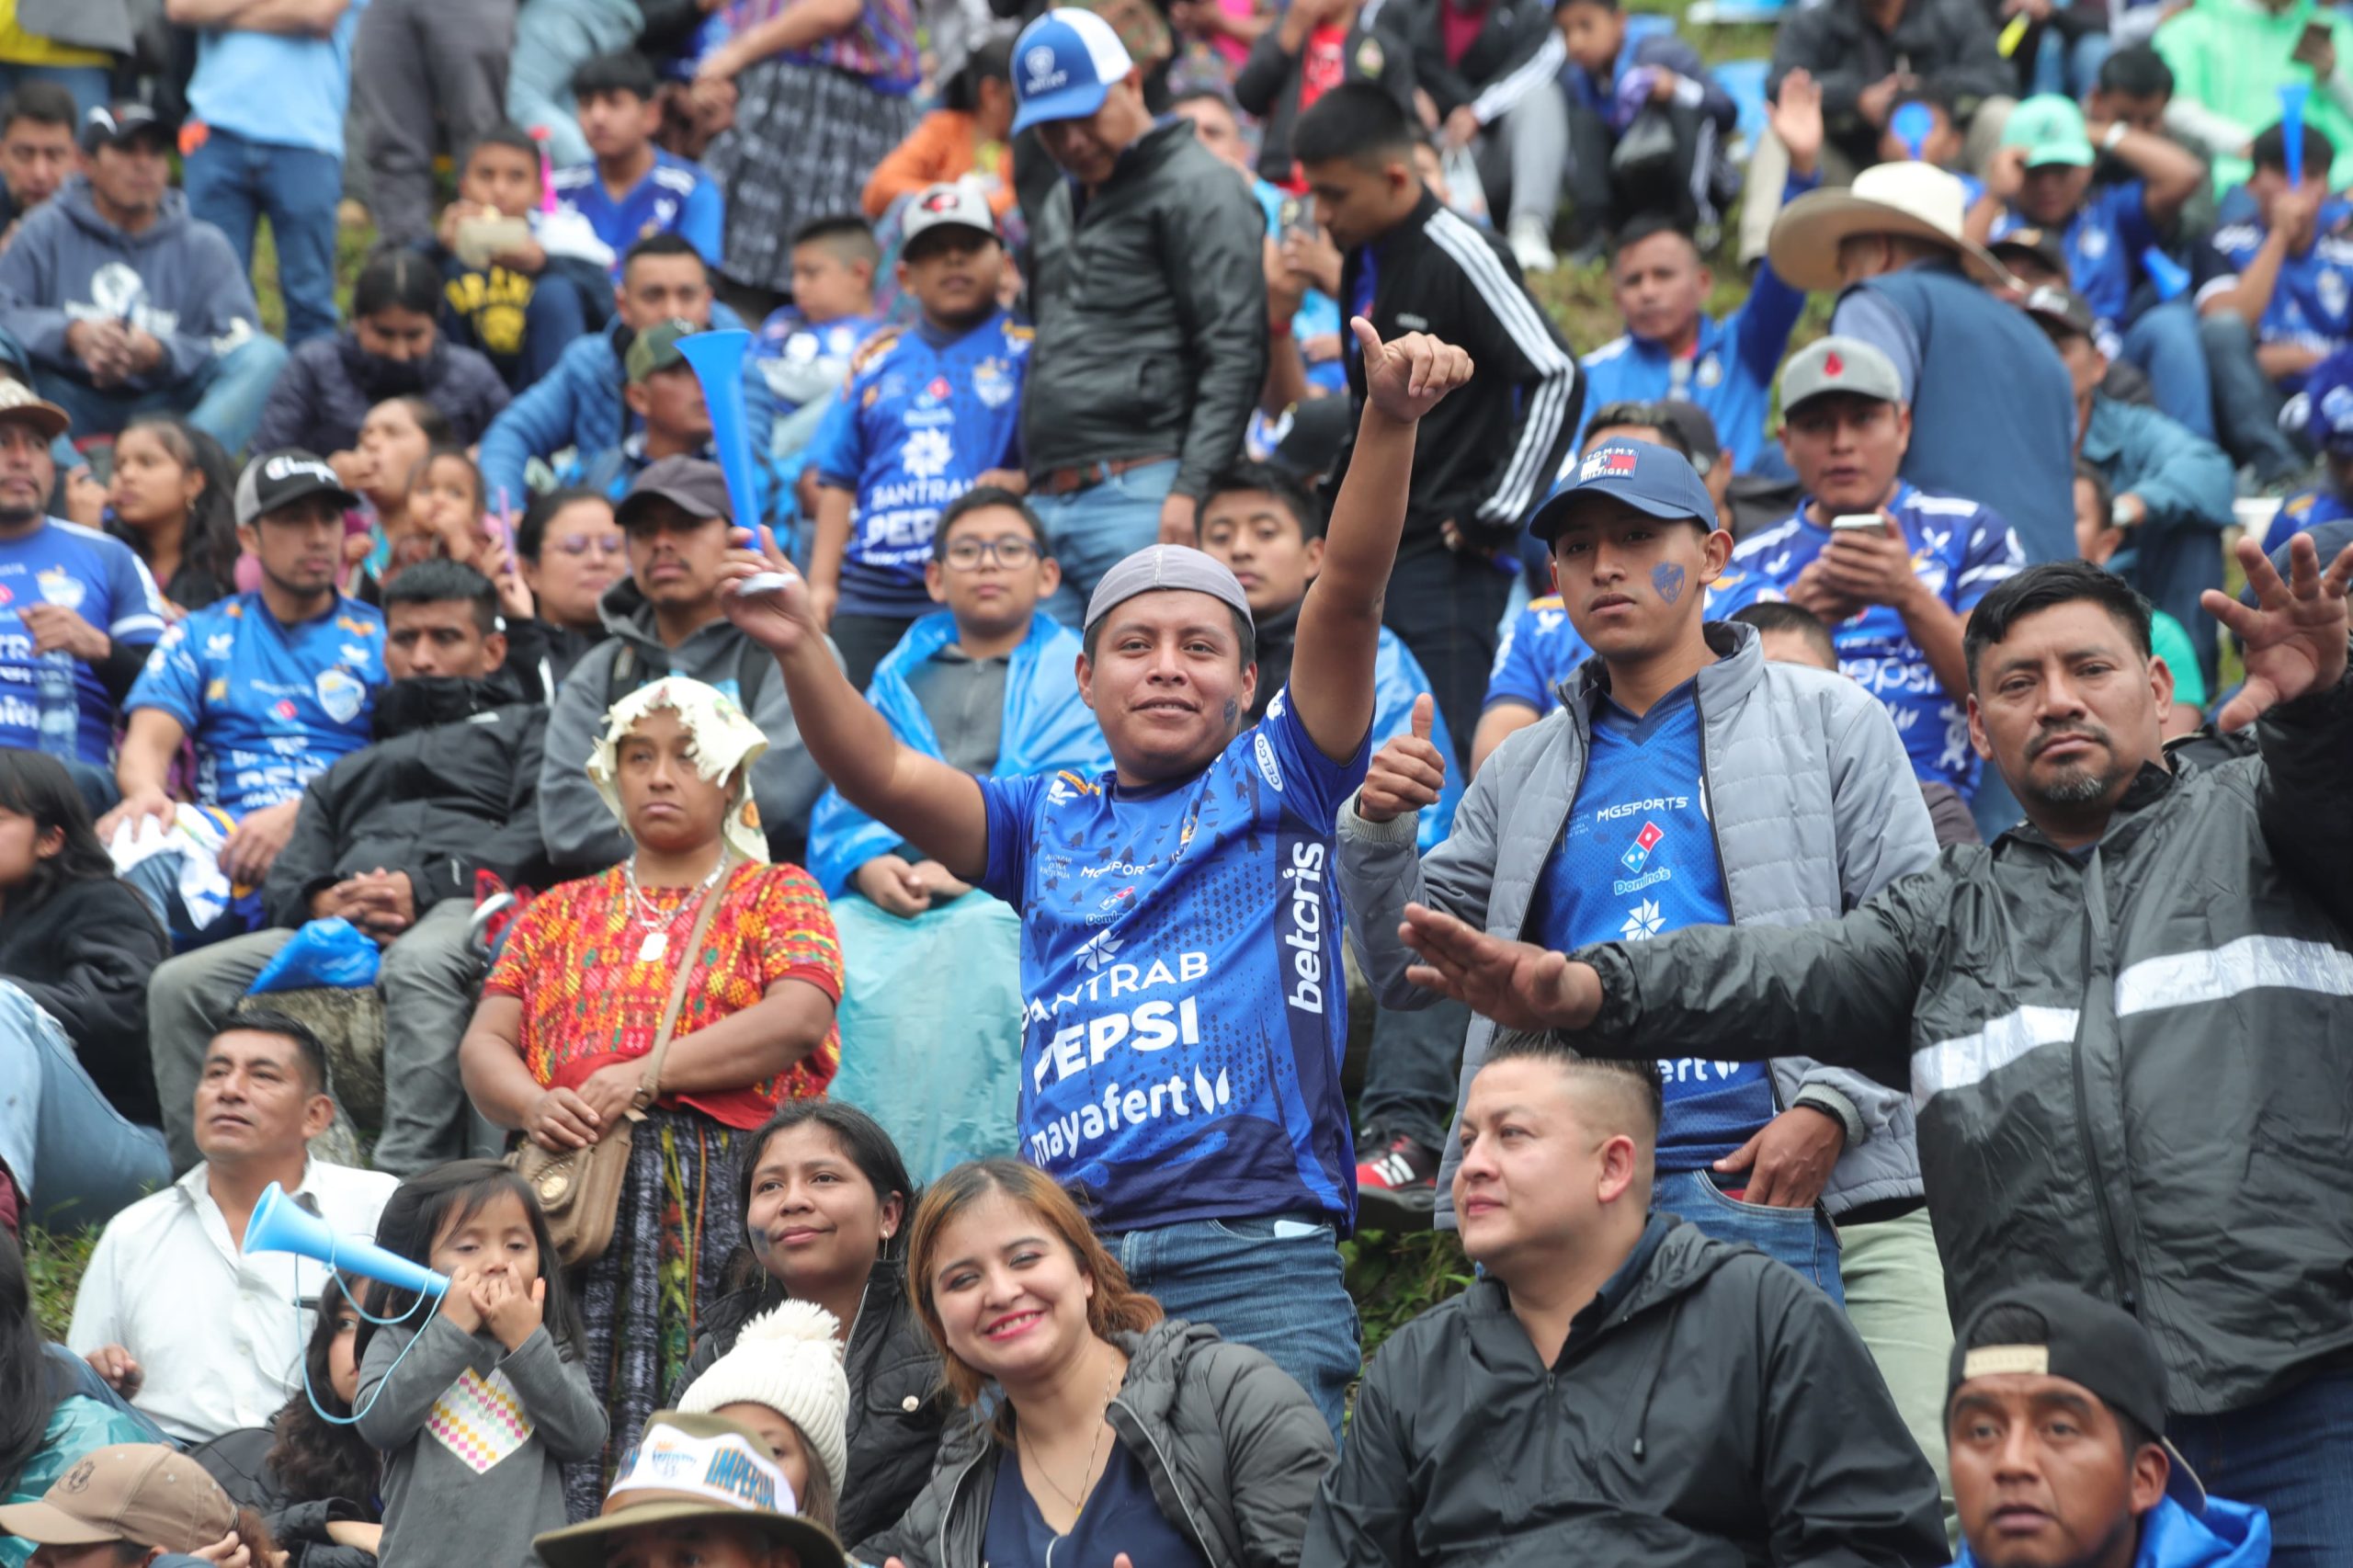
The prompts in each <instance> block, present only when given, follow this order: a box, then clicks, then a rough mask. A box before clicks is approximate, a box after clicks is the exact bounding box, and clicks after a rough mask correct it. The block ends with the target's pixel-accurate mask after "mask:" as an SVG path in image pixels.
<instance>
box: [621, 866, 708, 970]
mask: <svg viewBox="0 0 2353 1568" xmlns="http://www.w3.org/2000/svg"><path fill="white" fill-rule="evenodd" d="M725 869H727V857H726V856H724V855H722V856H721V857H720V858H719V864H718V865H716V866H713V867H712V868H711V869H710V875H709V876H707V877H705V878H704V879H703V880H702V881H701V882H699V884H697V886H696V887H695V890H694V891H695V892H697V893H699V894H703V895H708V894H709V893H710V890H711V889H712V888H713V887H714V886H716V885H717V884H718V881H719V873H720V872H722V871H723V870H725ZM621 876H622V879H623V880H624V881H627V882H628V884H629V896H630V902H631V903H632V904H633V905H635V906H636V907H635V908H633V909H632V910H631V912H630V923H631V925H640V926H644V927H645V928H646V930H645V939H644V940H643V941H642V942H640V943H638V945H637V961H638V962H640V963H653V962H654V961H655V960H658V959H660V958H661V957H662V955H663V954H665V953H666V952H668V951H669V950H670V932H671V930H672V929H673V928H674V927H675V926H676V925H677V924H678V919H679V916H681V915H685V914H686V912H687V911H688V910H689V909H692V908H693V907H694V906H695V902H696V901H695V900H694V899H692V898H683V899H680V900H679V901H678V907H677V908H676V909H674V910H672V911H671V912H670V913H669V914H667V915H665V914H663V913H662V909H661V906H660V905H659V904H656V903H654V901H653V900H652V899H650V898H648V897H646V896H645V890H644V889H643V888H642V887H639V886H638V885H637V857H636V856H635V855H631V857H630V858H629V860H628V862H627V863H626V864H625V865H623V866H622V868H621Z"/></svg>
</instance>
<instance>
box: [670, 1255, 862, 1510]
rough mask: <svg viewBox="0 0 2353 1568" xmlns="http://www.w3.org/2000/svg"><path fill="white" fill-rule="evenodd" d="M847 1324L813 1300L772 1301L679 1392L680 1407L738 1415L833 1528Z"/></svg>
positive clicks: (841, 1458)
mask: <svg viewBox="0 0 2353 1568" xmlns="http://www.w3.org/2000/svg"><path fill="white" fill-rule="evenodd" d="M844 1326H845V1325H844V1324H842V1323H841V1321H840V1320H839V1319H837V1318H835V1316H834V1314H833V1313H831V1312H827V1311H826V1310H825V1309H824V1308H823V1307H820V1306H817V1305H815V1304H813V1303H812V1302H809V1301H786V1302H784V1303H783V1304H781V1305H779V1306H775V1307H771V1308H769V1309H768V1310H767V1312H762V1313H761V1314H760V1315H759V1316H757V1317H756V1318H754V1319H753V1320H752V1321H751V1322H749V1323H747V1324H745V1325H744V1326H743V1328H742V1329H740V1330H739V1331H737V1333H736V1335H735V1344H734V1346H733V1348H732V1349H730V1350H728V1351H727V1352H726V1353H725V1354H724V1355H722V1356H720V1357H719V1358H717V1359H715V1360H713V1361H712V1362H711V1364H710V1366H709V1367H707V1368H705V1369H703V1371H702V1372H701V1374H700V1375H699V1376H698V1377H697V1378H696V1379H695V1380H694V1381H693V1382H692V1383H690V1384H688V1387H687V1392H685V1393H684V1394H682V1395H680V1396H679V1398H678V1410H679V1413H680V1414H682V1415H719V1416H723V1417H725V1418H726V1419H728V1420H730V1421H738V1422H741V1423H743V1425H744V1426H747V1427H749V1428H750V1429H751V1430H753V1431H755V1432H756V1433H758V1434H759V1435H760V1438H761V1440H762V1441H764V1442H766V1443H767V1446H768V1447H769V1449H771V1450H773V1451H774V1453H775V1454H776V1462H777V1468H778V1469H779V1470H780V1471H783V1472H784V1479H785V1482H786V1483H787V1484H789V1485H790V1487H791V1488H792V1496H793V1500H794V1502H795V1503H796V1504H797V1505H798V1506H799V1512H800V1514H801V1517H803V1518H805V1519H808V1520H810V1521H812V1522H813V1523H815V1524H820V1525H823V1526H824V1527H825V1528H827V1529H834V1528H836V1527H837V1525H838V1523H839V1521H840V1517H841V1497H842V1487H843V1485H844V1479H843V1478H844V1476H845V1475H846V1474H847V1468H848V1463H849V1451H848V1450H849V1442H848V1438H847V1436H846V1435H845V1432H844V1426H845V1424H846V1419H847V1415H848V1408H849V1400H850V1392H849V1379H848V1378H847V1377H846V1376H845V1375H844V1374H843V1372H842V1346H841V1342H840V1340H839V1339H838V1338H837V1337H836V1336H837V1335H838V1334H839V1332H840V1330H841V1329H842V1328H843V1327H844Z"/></svg>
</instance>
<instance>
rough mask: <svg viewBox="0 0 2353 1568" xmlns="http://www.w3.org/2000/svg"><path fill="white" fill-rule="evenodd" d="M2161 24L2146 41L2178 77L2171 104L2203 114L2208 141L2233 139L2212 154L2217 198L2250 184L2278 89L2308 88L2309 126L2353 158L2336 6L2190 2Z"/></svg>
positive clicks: (2346, 48) (2352, 47)
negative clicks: (2258, 139)
mask: <svg viewBox="0 0 2353 1568" xmlns="http://www.w3.org/2000/svg"><path fill="white" fill-rule="evenodd" d="M2165 23H2166V25H2165V26H2164V27H2161V28H2157V30H2156V33H2155V36H2154V37H2153V38H2152V39H2151V40H2149V41H2150V42H2151V43H2152V44H2153V45H2154V47H2155V49H2156V51H2157V53H2158V54H2159V55H2161V56H2162V57H2163V58H2164V60H2165V64H2166V65H2167V66H2169V67H2171V68H2172V71H2173V77H2174V94H2175V97H2177V98H2178V99H2184V100H2187V101H2188V102H2189V103H2192V104H2195V105H2197V106H2198V108H2200V109H2201V110H2203V111H2204V112H2205V115H2206V117H2207V119H2206V120H2205V122H2204V123H2205V124H2206V125H2207V126H2208V127H2209V128H2211V130H2210V134H2211V135H2213V136H2215V137H2217V138H2222V139H2227V138H2229V137H2230V136H2231V135H2232V134H2233V132H2235V134H2236V140H2234V141H2228V142H2227V144H2225V145H2217V146H2215V147H2214V149H2213V165H2214V188H2215V189H2216V190H2218V191H2226V190H2229V189H2230V188H2231V187H2234V186H2235V185H2238V184H2240V183H2242V182H2244V181H2245V180H2247V179H2249V178H2250V177H2251V176H2252V166H2251V165H2250V163H2249V153H2248V147H2247V143H2248V142H2249V141H2250V140H2251V139H2252V138H2253V137H2254V136H2255V135H2256V132H2257V131H2261V130H2262V129H2263V128H2264V127H2265V126H2267V125H2269V124H2271V123H2272V122H2273V121H2274V120H2276V119H2279V89H2280V88H2281V87H2287V86H2296V87H2306V88H2309V89H2311V93H2312V97H2311V98H2310V99H2309V100H2308V101H2307V102H2306V104H2305V105H2304V123H2305V124H2306V125H2308V126H2310V127H2311V128H2312V129H2313V130H2314V131H2318V132H2319V133H2320V134H2321V136H2322V137H2323V138H2324V139H2325V141H2326V142H2328V144H2329V146H2330V147H2331V148H2332V149H2336V150H2340V151H2344V152H2347V153H2353V112H2348V109H2347V81H2346V78H2345V77H2344V76H2342V75H2340V74H2338V73H2337V72H2336V69H2335V66H2336V62H2340V61H2343V62H2353V22H2348V21H2347V18H2346V17H2344V15H2343V14H2342V13H2340V12H2339V11H2338V10H2337V9H2336V7H2335V6H2322V5H2319V4H2317V0H2273V3H2271V4H2267V5H2261V6H2240V5H2237V4H2235V3H2234V0H2192V4H2190V5H2188V6H2183V7H2181V8H2179V9H2178V10H2177V11H2173V12H2170V13H2166V14H2165ZM2307 35H2311V37H2312V40H2313V41H2312V42H2310V43H2307V42H2306V37H2307ZM2307 56H2310V57H2311V58H2310V59H2307ZM2321 62H2326V65H2327V68H2326V69H2324V68H2323V66H2322V63H2321ZM2226 127H2227V128H2228V129H2225V128H2226ZM2348 166H2353V165H2348Z"/></svg>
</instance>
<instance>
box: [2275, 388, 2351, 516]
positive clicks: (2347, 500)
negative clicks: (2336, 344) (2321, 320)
mask: <svg viewBox="0 0 2353 1568" xmlns="http://www.w3.org/2000/svg"><path fill="white" fill-rule="evenodd" d="M2298 402H2299V406H2298V407H2297V408H2296V409H2295V410H2294V411H2293V414H2292V415H2282V417H2283V418H2291V419H2292V422H2293V423H2294V424H2295V425H2296V426H2297V428H2298V429H2299V431H2300V432H2301V433H2302V437H2303V439H2304V442H2305V443H2306V444H2307V445H2309V446H2313V447H2316V448H2318V449H2320V455H2321V469H2320V472H2319V474H2318V476H2317V478H2318V481H2319V483H2316V484H2314V485H2313V487H2312V488H2311V489H2309V490H2306V491H2303V492H2302V493H2301V494H2296V495H2291V496H2290V497H2289V498H2288V499H2287V500H2286V501H2284V502H2282V503H2281V504H2280V507H2279V517H2278V518H2277V520H2275V521H2274V522H2273V524H2272V526H2271V531H2272V533H2273V534H2275V535H2277V536H2278V537H2279V539H2282V540H2284V539H2286V538H2287V537H2288V535H2289V534H2290V533H2309V532H2311V531H2312V530H2313V529H2314V528H2322V527H2324V526H2325V525H2327V524H2329V523H2336V522H2343V521H2345V520H2346V519H2347V518H2353V348H2344V349H2339V350H2338V351H2337V352H2336V353H2335V354H2332V355H2330V356H2329V357H2328V358H2325V359H2324V360H2322V361H2321V362H2320V363H2319V364H2318V365H2316V366H2314V367H2313V373H2312V374H2311V376H2310V377H2308V378H2307V379H2306V380H2305V382H2304V390H2303V392H2302V395H2301V397H2300V399H2299V400H2298ZM2267 542H2268V541H2267Z"/></svg>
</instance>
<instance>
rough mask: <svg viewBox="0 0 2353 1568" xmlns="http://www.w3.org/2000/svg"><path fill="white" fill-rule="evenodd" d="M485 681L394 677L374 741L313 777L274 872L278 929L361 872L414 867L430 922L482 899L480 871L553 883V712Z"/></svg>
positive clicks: (506, 685) (417, 892) (505, 682)
mask: <svg viewBox="0 0 2353 1568" xmlns="http://www.w3.org/2000/svg"><path fill="white" fill-rule="evenodd" d="M516 697H517V691H516V687H515V685H514V681H513V677H511V676H507V675H506V673H505V672H503V671H502V672H501V673H500V674H499V675H497V676H493V677H492V678H491V679H489V680H486V681H469V680H456V679H449V678H443V677H435V678H433V679H430V680H404V681H395V682H393V683H392V685H391V686H389V687H385V688H384V689H383V690H382V691H381V693H380V694H379V695H378V698H377V703H376V733H377V736H378V739H377V741H376V744H374V745H371V746H369V747H367V748H366V749H364V750H361V751H356V752H353V753H352V754H351V755H350V756H347V757H344V758H342V759H341V760H340V761H338V762H337V763H336V764H335V766H334V767H330V768H328V769H327V770H326V771H325V772H324V773H322V774H320V775H319V776H318V777H317V778H313V779H312V780H311V783H310V787H309V788H308V789H306V790H303V791H302V808H301V812H298V813H297V814H296V816H295V819H294V835H293V836H292V837H291V838H290V839H288V840H287V842H286V847H285V848H284V849H283V850H282V851H280V852H279V854H278V859H277V860H276V861H275V862H274V863H273V864H272V865H271V866H270V868H269V876H268V879H267V881H265V882H264V883H263V884H262V903H263V905H264V907H265V908H266V909H267V912H268V915H269V919H270V923H271V924H272V925H275V926H300V925H301V924H302V923H303V922H304V921H305V920H308V919H309V918H310V917H311V899H312V896H313V894H315V893H318V892H321V891H323V890H324V889H326V888H329V887H332V886H333V885H335V883H336V882H338V881H341V880H342V879H344V878H345V877H347V876H350V875H352V874H354V873H356V872H359V871H368V870H373V869H375V868H377V867H379V866H381V867H382V868H384V869H386V870H388V871H406V872H407V873H408V880H409V887H410V889H411V890H412V893H413V896H414V898H415V903H416V913H417V914H418V915H423V914H424V913H425V912H426V910H427V909H430V908H431V907H432V906H433V905H435V904H437V903H440V902H441V901H442V900H443V899H445V898H464V899H472V897H473V892H474V873H475V872H476V871H477V870H489V871H494V872H496V873H497V874H498V875H499V876H500V877H502V878H504V879H505V880H506V881H507V882H508V883H510V884H512V883H514V882H516V881H538V882H539V885H542V886H544V885H545V882H546V878H545V876H544V875H543V872H544V866H545V862H544V859H543V852H542V850H541V849H540V813H539V782H540V738H541V736H542V735H543V734H544V733H546V730H547V721H548V710H546V709H545V708H542V707H540V706H538V705H536V704H531V703H523V702H518V701H517V700H516Z"/></svg>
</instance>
